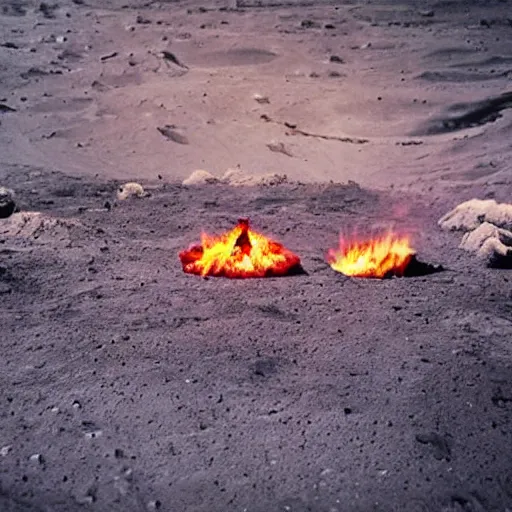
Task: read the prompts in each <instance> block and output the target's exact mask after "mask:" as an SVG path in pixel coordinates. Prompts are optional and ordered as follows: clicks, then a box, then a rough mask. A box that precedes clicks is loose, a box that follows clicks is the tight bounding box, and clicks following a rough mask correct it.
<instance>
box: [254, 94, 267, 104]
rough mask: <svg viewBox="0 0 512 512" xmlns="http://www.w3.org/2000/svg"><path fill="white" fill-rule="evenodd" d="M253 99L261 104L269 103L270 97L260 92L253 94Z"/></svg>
mask: <svg viewBox="0 0 512 512" xmlns="http://www.w3.org/2000/svg"><path fill="white" fill-rule="evenodd" d="M253 99H254V100H255V101H257V102H258V103H261V104H268V103H270V99H269V98H268V96H262V95H261V94H258V93H256V94H254V95H253Z"/></svg>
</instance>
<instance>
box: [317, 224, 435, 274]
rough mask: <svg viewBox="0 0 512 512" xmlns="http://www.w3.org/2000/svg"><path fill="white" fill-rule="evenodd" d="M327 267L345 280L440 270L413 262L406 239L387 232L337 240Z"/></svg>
mask: <svg viewBox="0 0 512 512" xmlns="http://www.w3.org/2000/svg"><path fill="white" fill-rule="evenodd" d="M327 262H328V263H329V265H330V266H331V267H332V268H333V269H334V270H336V271H337V272H340V273H342V274H344V275H346V276H351V277H366V278H377V279H384V278H388V277H412V276H420V275H427V274H431V273H433V272H438V271H440V270H442V267H440V266H439V267H436V266H433V265H430V264H428V263H423V262H421V261H418V260H417V259H416V251H415V250H414V249H413V248H412V247H411V245H410V240H409V237H408V236H400V235H397V234H394V233H392V232H389V233H387V234H385V235H382V236H377V237H375V238H370V239H368V240H354V239H352V240H347V239H345V238H343V237H340V243H339V247H338V248H337V249H330V250H329V252H328V253H327Z"/></svg>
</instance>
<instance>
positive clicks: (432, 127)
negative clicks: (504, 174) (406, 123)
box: [411, 92, 512, 136]
mask: <svg viewBox="0 0 512 512" xmlns="http://www.w3.org/2000/svg"><path fill="white" fill-rule="evenodd" d="M508 108H512V92H506V93H503V94H501V95H499V96H491V97H490V98H487V99H485V100H483V101H478V102H474V103H456V104H454V105H451V106H450V107H448V108H447V109H446V110H445V112H444V113H443V114H442V115H441V116H439V117H436V118H434V119H432V120H430V121H427V122H426V123H424V124H423V125H422V126H420V128H419V129H418V130H417V131H415V132H413V133H412V134H411V135H416V136H417V135H436V134H440V133H448V132H455V131H458V130H464V129H466V128H472V127H474V126H479V125H484V124H486V123H492V122H494V121H496V120H497V119H499V118H500V117H501V116H502V114H501V112H502V111H503V110H505V109H508Z"/></svg>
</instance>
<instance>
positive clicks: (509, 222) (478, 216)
mask: <svg viewBox="0 0 512 512" xmlns="http://www.w3.org/2000/svg"><path fill="white" fill-rule="evenodd" d="M483 222H489V223H491V224H494V225H495V226H498V227H500V228H504V229H509V230H512V204H508V203H497V202H496V201H495V200H494V199H485V200H481V199H471V200H469V201H466V202H464V203H461V204H459V205H458V206H456V207H455V208H454V209H453V210H451V211H449V212H448V213H447V214H446V215H443V217H441V218H440V219H439V221H438V225H439V226H440V227H441V228H442V229H445V230H447V231H471V230H473V229H476V228H477V227H478V226H480V224H482V223H483Z"/></svg>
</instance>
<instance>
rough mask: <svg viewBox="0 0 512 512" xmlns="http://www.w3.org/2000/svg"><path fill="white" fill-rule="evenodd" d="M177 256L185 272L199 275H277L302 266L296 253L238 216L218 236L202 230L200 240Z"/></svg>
mask: <svg viewBox="0 0 512 512" xmlns="http://www.w3.org/2000/svg"><path fill="white" fill-rule="evenodd" d="M179 257H180V260H181V264H182V266H183V271H184V272H186V273H188V274H197V275H201V276H215V277H229V278H234V279H237V278H238V279H243V278H250V277H277V276H285V275H290V274H293V273H297V272H298V271H300V270H302V267H301V266H300V258H299V257H298V256H296V255H295V254H294V253H292V252H291V251H289V250H288V249H286V248H285V247H283V246H282V245H281V244H279V243H277V242H274V241H272V240H270V239H268V238H267V237H265V236H263V235H261V234H259V233H256V232H254V231H252V230H251V229H250V228H249V220H248V219H240V220H239V221H238V224H237V225H236V226H235V228H233V229H232V230H231V231H228V232H227V233H224V234H222V235H219V236H210V235H207V234H202V235H201V244H200V245H193V246H192V247H190V248H189V249H187V250H185V251H182V252H181V253H180V254H179Z"/></svg>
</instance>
